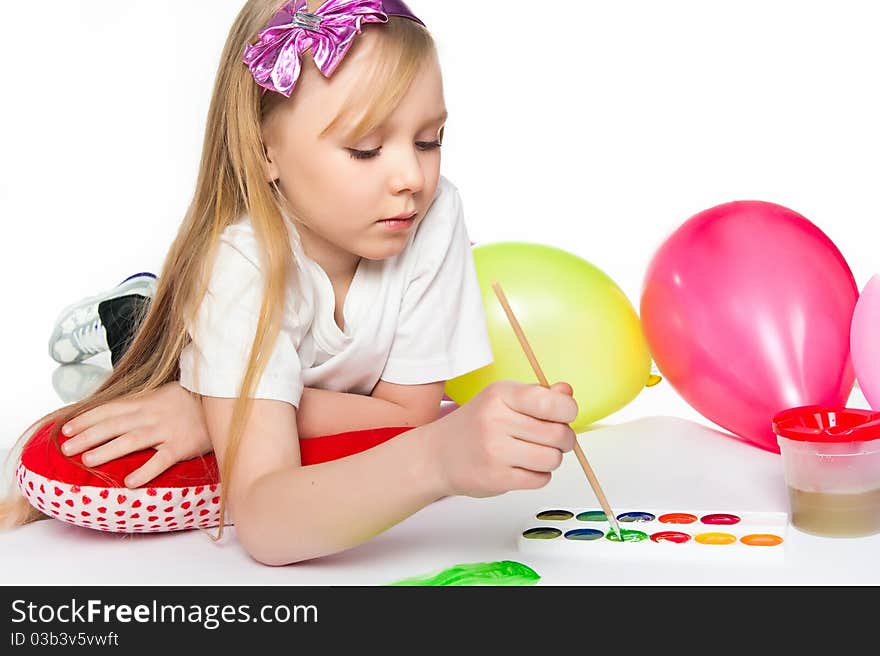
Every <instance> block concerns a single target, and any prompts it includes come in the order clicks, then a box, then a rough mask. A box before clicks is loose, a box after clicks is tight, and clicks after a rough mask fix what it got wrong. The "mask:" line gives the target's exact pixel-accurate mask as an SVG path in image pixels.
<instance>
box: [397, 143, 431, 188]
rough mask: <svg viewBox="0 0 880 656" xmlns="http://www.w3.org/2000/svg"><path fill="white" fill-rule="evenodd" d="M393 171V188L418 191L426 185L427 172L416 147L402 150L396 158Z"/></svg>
mask: <svg viewBox="0 0 880 656" xmlns="http://www.w3.org/2000/svg"><path fill="white" fill-rule="evenodd" d="M392 166H393V168H392V172H391V188H392V189H391V190H392V192H393V193H395V194H399V193H402V192H410V193H418V192H419V191H421V190H422V188H423V187H424V186H425V172H424V171H423V170H422V164H421V162H420V161H419V157H418V154H417V153H416V152H415V150H414V149H404V150H401V151H400V152H399V153H398V154H397V156H396V157H395V158H394V163H393V165H392Z"/></svg>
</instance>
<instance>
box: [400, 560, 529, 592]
mask: <svg viewBox="0 0 880 656" xmlns="http://www.w3.org/2000/svg"><path fill="white" fill-rule="evenodd" d="M540 578H541V577H540V576H538V573H537V572H535V570H533V569H532V568H531V567H528V566H526V565H523V564H522V563H518V562H516V561H513V560H501V561H498V562H494V563H465V564H462V565H455V566H454V567H450V568H449V569H445V570H443V571H442V572H435V573H432V574H426V575H424V576H415V577H413V578H410V579H403V580H402V581H397V582H396V583H391V584H390V585H392V586H394V585H405V586H415V585H421V586H449V585H534V584H535V583H537V582H538V580H539V579H540Z"/></svg>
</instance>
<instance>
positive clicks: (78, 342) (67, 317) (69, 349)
mask: <svg viewBox="0 0 880 656" xmlns="http://www.w3.org/2000/svg"><path fill="white" fill-rule="evenodd" d="M156 284H157V281H156V276H155V275H153V274H152V273H137V274H135V275H133V276H129V277H128V278H126V279H125V280H123V281H122V282H121V283H119V284H118V285H117V286H116V287H114V288H113V289H110V290H108V291H106V292H104V293H103V294H98V295H97V296H90V297H88V298H84V299H82V300H81V301H79V302H77V303H74V304H73V305H70V306H68V307H66V308H65V309H64V310H63V311H62V312H61V314H59V315H58V318H57V319H56V320H55V327H54V328H53V330H52V336H51V337H50V338H49V356H50V357H51V358H52V359H53V360H55V362H58V363H60V364H73V363H77V362H82V361H83V360H88V359H89V358H91V357H92V356H94V355H97V354H99V353H103V352H104V351H108V350H109V349H110V346H109V344H108V343H107V330H106V328H105V327H104V324H103V323H102V321H101V316H100V314H99V312H98V306H99V305H100V304H101V303H103V302H104V301H109V300H112V299H116V298H120V297H123V296H137V297H142V298H150V299H151V298H152V297H153V295H154V294H155V293H156Z"/></svg>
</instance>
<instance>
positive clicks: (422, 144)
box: [347, 141, 443, 159]
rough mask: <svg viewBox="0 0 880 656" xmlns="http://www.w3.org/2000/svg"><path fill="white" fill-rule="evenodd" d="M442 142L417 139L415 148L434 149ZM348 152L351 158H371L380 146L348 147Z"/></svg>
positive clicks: (378, 151) (380, 149)
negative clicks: (366, 148) (364, 148)
mask: <svg viewBox="0 0 880 656" xmlns="http://www.w3.org/2000/svg"><path fill="white" fill-rule="evenodd" d="M442 145H443V144H442V143H441V142H440V141H417V142H416V148H418V149H419V150H422V151H428V150H436V149H437V148H440V147H441V146H442ZM347 150H348V153H349V155H351V158H352V159H373V158H374V157H376V156H378V155H379V153H380V152H381V151H382V147H381V146H380V147H379V148H374V149H373V150H357V149H356V148H348V149H347Z"/></svg>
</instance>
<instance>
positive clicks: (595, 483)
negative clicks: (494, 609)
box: [492, 282, 623, 542]
mask: <svg viewBox="0 0 880 656" xmlns="http://www.w3.org/2000/svg"><path fill="white" fill-rule="evenodd" d="M492 289H493V290H494V291H495V296H497V297H498V301H499V302H500V303H501V307H503V308H504V313H505V314H506V315H507V320H508V321H509V322H510V325H511V327H512V328H513V332H514V333H516V338H517V339H518V340H519V343H520V346H522V349H523V351H525V354H526V357H527V358H528V360H529V364H531V365H532V370H533V371H534V372H535V375H536V376H537V377H538V381H539V382H540V383H541V386H542V387H546V388H547V389H549V388H550V383H549V382H547V378H546V377H545V376H544V372H543V371H542V370H541V365H540V364H538V359H537V358H536V357H535V353H534V351H532V347H531V346H529V340H527V339H526V335H525V333H524V332H523V330H522V328H521V327H520V325H519V321H517V319H516V315H514V314H513V310H512V309H511V307H510V303H508V302H507V297H506V296H505V295H504V290H502V289H501V285H499V284H498V283H497V282H493V283H492ZM574 453H575V455H576V456H577V459H578V462H579V463H581V468H582V469H583V470H584V474H586V475H587V480H588V481H589V483H590V487H591V488H593V492H594V493H595V495H596V498H597V499H598V500H599V503H600V504H601V506H602V510H604V511H605V516H606V517H607V518H608V522H609V523H610V524H611V526H612V528H614V531H615V533H617V537H618V538H620V540H621V542H622V541H623V533H621V532H620V525H619V524H618V523H617V515H615V514H614V512H612V510H611V506H610V504H609V503H608V499H607V498H605V493H604V492H603V491H602V486H601V485H599V479H598V478H596V474H595V473H594V472H593V468H592V467H591V466H590V463H589V461H588V460H587V456H585V455H584V452H583V450H582V449H581V446H580V444H578V441H577V437H575V440H574Z"/></svg>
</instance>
